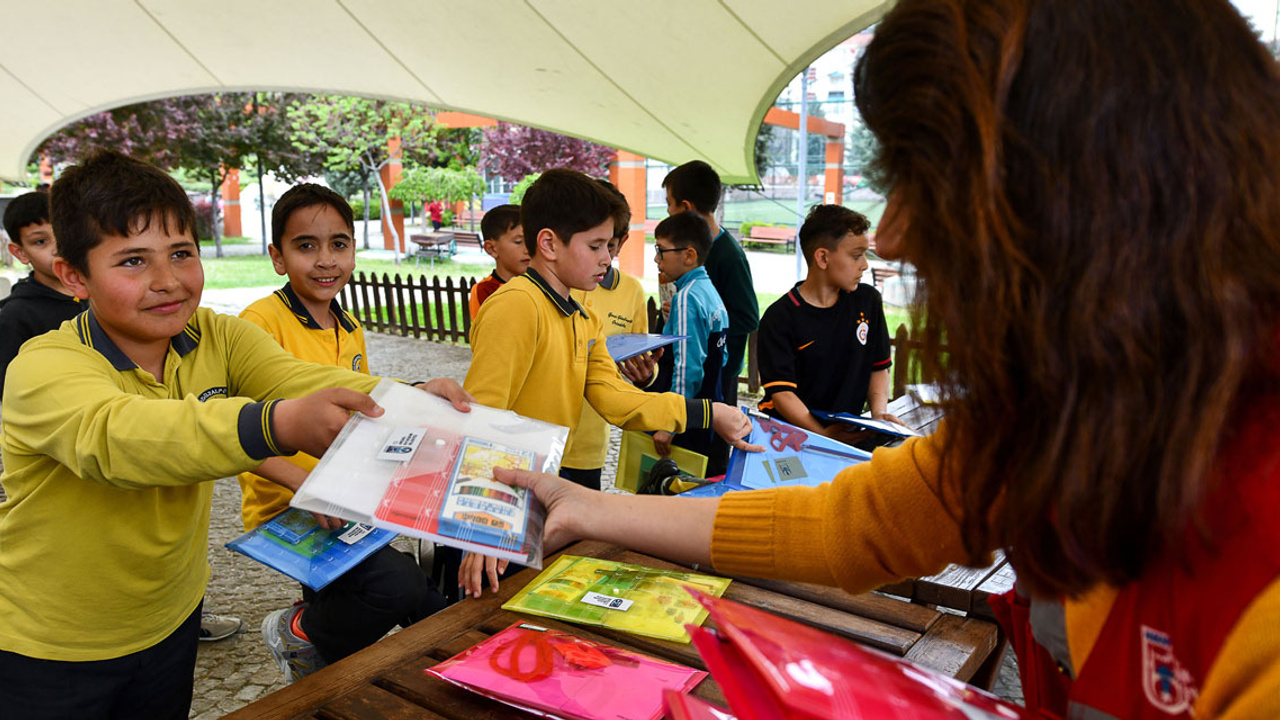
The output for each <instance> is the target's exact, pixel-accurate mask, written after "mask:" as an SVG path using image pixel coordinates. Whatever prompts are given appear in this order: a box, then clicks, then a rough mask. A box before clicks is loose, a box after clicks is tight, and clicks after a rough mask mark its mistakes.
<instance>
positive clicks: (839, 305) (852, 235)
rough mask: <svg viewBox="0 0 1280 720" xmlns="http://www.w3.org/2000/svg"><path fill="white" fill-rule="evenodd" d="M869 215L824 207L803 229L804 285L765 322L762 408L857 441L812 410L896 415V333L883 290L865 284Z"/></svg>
mask: <svg viewBox="0 0 1280 720" xmlns="http://www.w3.org/2000/svg"><path fill="white" fill-rule="evenodd" d="M869 228H870V223H869V222H868V221H867V218H866V217H864V216H862V215H861V214H859V213H857V212H854V211H853V210H850V209H848V208H846V207H843V206H841V205H818V206H816V207H814V208H813V210H811V211H810V212H809V216H808V217H807V218H805V221H804V225H803V226H801V228H800V250H801V252H803V253H804V259H805V261H806V262H807V263H808V265H809V274H808V276H807V277H806V278H805V279H804V281H802V282H799V283H796V286H795V287H793V288H791V290H790V291H789V292H787V294H786V295H783V296H782V297H780V298H778V300H777V301H776V302H774V303H773V305H770V306H769V309H768V310H766V311H765V313H764V317H763V318H761V319H760V335H759V352H760V381H761V383H762V384H763V386H764V391H765V398H764V401H763V402H761V403H760V409H761V410H763V411H764V412H767V413H769V414H770V415H772V416H773V417H776V418H780V419H782V420H785V421H787V422H789V423H791V424H792V425H796V426H799V427H802V428H804V429H806V430H810V431H812V432H816V433H821V434H823V435H826V436H828V437H832V438H834V439H837V440H841V441H844V442H848V441H851V440H855V439H857V436H855V435H854V434H853V433H849V432H848V431H846V430H845V429H844V426H843V425H841V424H839V423H837V424H834V425H831V426H829V427H824V426H823V425H822V423H819V422H818V420H817V419H816V418H814V416H813V415H811V414H810V411H811V410H824V411H827V412H847V413H850V414H853V415H861V414H862V412H863V409H864V407H865V406H867V405H870V409H871V416H872V417H874V418H877V419H885V420H892V421H894V422H897V419H896V418H894V417H893V416H892V415H889V413H888V411H887V406H888V403H889V365H890V364H891V363H890V359H889V329H888V327H887V325H886V323H885V319H884V307H883V305H881V302H880V293H879V292H877V291H876V289H875V288H874V287H872V286H870V285H863V284H860V282H859V281H860V280H861V278H862V274H863V273H864V272H865V271H866V269H867V249H868V244H867V230H868V229H869Z"/></svg>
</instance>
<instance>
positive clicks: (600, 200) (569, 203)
mask: <svg viewBox="0 0 1280 720" xmlns="http://www.w3.org/2000/svg"><path fill="white" fill-rule="evenodd" d="M619 202H620V201H619V200H618V199H617V198H616V197H615V196H614V195H613V193H610V192H609V191H608V190H605V189H604V188H603V187H601V186H600V183H598V182H596V181H595V180H593V179H592V178H590V177H587V176H586V175H584V174H582V173H580V172H578V171H577V170H569V169H567V168H555V169H552V170H547V171H546V172H544V173H542V175H541V176H540V177H539V178H538V179H537V180H535V181H534V183H533V184H532V185H530V186H529V189H528V190H527V191H525V194H524V199H523V200H522V201H521V202H520V224H521V225H523V226H524V244H525V247H527V248H529V255H530V257H536V256H537V254H538V233H539V232H541V231H543V230H551V231H552V232H554V233H555V234H556V235H559V236H560V241H561V242H564V243H566V244H567V243H568V242H569V238H571V237H573V236H574V235H576V234H578V233H580V232H582V231H583V230H590V229H591V228H593V227H595V226H597V225H599V224H600V223H602V222H605V221H606V220H610V219H611V218H613V216H614V212H615V211H616V206H617V205H618V203H619Z"/></svg>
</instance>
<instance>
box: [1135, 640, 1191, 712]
mask: <svg viewBox="0 0 1280 720" xmlns="http://www.w3.org/2000/svg"><path fill="white" fill-rule="evenodd" d="M1140 632H1141V633H1142V691H1143V692H1144V693H1145V694H1146V696H1147V702H1149V703H1151V705H1152V707H1155V708H1158V709H1160V710H1163V711H1164V712H1167V713H1169V714H1170V715H1179V714H1181V713H1184V712H1186V711H1187V710H1188V709H1189V708H1190V707H1191V702H1192V701H1193V700H1195V697H1196V695H1197V693H1196V691H1195V687H1194V685H1193V681H1192V679H1191V673H1189V672H1187V670H1186V668H1184V667H1182V663H1180V662H1178V658H1177V657H1175V656H1174V654H1173V641H1172V640H1171V639H1170V638H1169V636H1168V635H1167V634H1166V633H1163V632H1160V631H1159V630H1155V629H1153V628H1150V627H1148V626H1146V625H1143V626H1142V628H1141V630H1140Z"/></svg>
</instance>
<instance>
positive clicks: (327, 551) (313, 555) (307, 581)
mask: <svg viewBox="0 0 1280 720" xmlns="http://www.w3.org/2000/svg"><path fill="white" fill-rule="evenodd" d="M395 537H396V534H395V533H393V532H391V531H390V530H382V529H378V528H375V527H373V526H372V525H364V524H360V523H347V524H346V525H345V526H344V527H341V528H339V529H337V530H321V529H320V525H319V523H317V522H316V519H315V516H313V515H312V514H311V513H309V512H307V511H306V510H299V509H298V508H289V509H288V510H285V511H284V512H282V513H280V514H279V515H277V516H275V517H274V518H272V519H271V520H270V521H268V522H266V523H264V524H262V525H259V526H258V527H256V528H254V529H253V530H250V531H249V532H247V533H245V534H243V535H241V536H240V537H238V538H236V539H235V540H232V541H231V542H229V543H227V547H228V548H231V549H232V550H235V551H236V552H238V553H241V554H243V555H247V556H249V557H251V558H253V559H254V560H257V561H258V562H260V563H262V564H263V565H266V566H267V567H270V568H274V569H276V570H279V571H280V572H282V573H284V574H285V575H288V576H289V577H291V578H293V579H294V580H297V581H298V582H300V583H302V584H303V585H306V586H307V587H309V588H311V589H312V590H319V589H320V588H322V587H324V586H325V585H328V584H329V583H331V582H333V581H334V580H336V579H338V578H339V577H341V576H342V574H343V573H345V572H347V571H348V570H350V569H351V568H353V567H355V566H356V565H358V564H360V562H361V561H363V560H364V559H365V558H367V557H369V556H370V555H372V554H374V553H375V552H377V551H379V550H381V549H382V548H384V547H386V546H387V544H388V543H390V542H391V541H392V540H394V539H395Z"/></svg>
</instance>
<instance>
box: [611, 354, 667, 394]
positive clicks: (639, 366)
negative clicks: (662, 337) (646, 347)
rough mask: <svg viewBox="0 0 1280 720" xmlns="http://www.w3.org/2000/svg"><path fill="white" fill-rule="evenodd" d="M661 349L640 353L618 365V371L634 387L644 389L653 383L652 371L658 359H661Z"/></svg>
mask: <svg viewBox="0 0 1280 720" xmlns="http://www.w3.org/2000/svg"><path fill="white" fill-rule="evenodd" d="M662 350H663V348H658V349H657V350H655V351H653V352H651V353H641V354H639V355H636V356H635V357H631V358H627V359H626V360H623V361H622V362H620V363H618V371H619V372H621V373H622V377H624V378H626V379H627V380H629V381H631V384H632V385H635V386H636V387H645V386H646V385H648V384H649V383H651V382H653V370H654V368H655V367H657V366H658V358H660V357H662Z"/></svg>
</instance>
